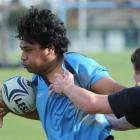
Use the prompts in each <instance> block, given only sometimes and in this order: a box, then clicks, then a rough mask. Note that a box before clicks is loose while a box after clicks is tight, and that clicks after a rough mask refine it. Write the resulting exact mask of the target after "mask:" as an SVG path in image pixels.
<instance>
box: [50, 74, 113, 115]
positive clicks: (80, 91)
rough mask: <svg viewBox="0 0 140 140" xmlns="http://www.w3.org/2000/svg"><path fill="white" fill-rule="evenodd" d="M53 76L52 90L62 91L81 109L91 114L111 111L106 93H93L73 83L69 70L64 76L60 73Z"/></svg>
mask: <svg viewBox="0 0 140 140" xmlns="http://www.w3.org/2000/svg"><path fill="white" fill-rule="evenodd" d="M55 76H56V79H55V81H54V83H53V84H52V87H51V88H52V91H55V92H59V93H64V94H65V95H66V96H68V97H69V98H70V100H72V102H73V103H74V104H75V105H77V106H78V107H79V108H81V109H82V110H83V111H85V112H88V113H91V114H95V113H111V112H112V110H111V108H110V106H109V103H108V96H107V95H100V94H95V93H93V92H91V91H88V90H86V89H84V88H81V87H79V86H77V85H75V84H74V79H73V75H72V74H71V73H69V72H66V75H65V76H64V77H62V76H61V75H60V74H56V75H55Z"/></svg>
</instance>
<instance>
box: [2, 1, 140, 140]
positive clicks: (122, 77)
mask: <svg viewBox="0 0 140 140" xmlns="http://www.w3.org/2000/svg"><path fill="white" fill-rule="evenodd" d="M30 6H35V7H38V8H48V9H50V10H52V11H53V12H54V13H56V14H57V15H58V16H59V17H60V18H61V19H62V20H63V21H64V23H65V25H66V27H67V33H68V37H69V39H70V40H71V47H70V50H71V51H78V52H81V53H83V54H86V55H88V56H90V57H92V58H94V59H95V60H97V61H98V62H99V63H101V64H102V65H105V66H107V67H108V68H109V70H110V74H111V76H112V77H113V78H114V79H115V80H117V81H118V82H120V83H122V84H124V85H126V86H133V85H134V84H135V83H134V81H133V70H132V66H131V62H130V56H131V54H132V52H133V51H134V50H135V49H136V48H137V47H139V46H140V45H139V44H140V0H0V83H2V82H3V81H4V80H6V79H7V78H9V77H11V76H14V75H17V74H18V75H25V76H28V77H31V74H29V73H27V72H26V70H24V69H22V68H21V67H20V50H19V41H18V40H17V39H15V35H16V24H17V21H18V19H19V17H21V16H22V15H23V14H24V13H25V12H26V10H27V9H28V8H29V7H30ZM15 122H16V123H15ZM4 124H5V125H4V127H3V129H0V140H9V139H11V140H27V139H30V140H44V139H46V138H45V136H44V132H43V130H42V127H41V125H40V123H38V122H35V121H30V120H25V119H21V118H20V117H16V116H15V115H11V114H10V115H7V116H6V117H5V121H4ZM113 133H114V135H115V137H116V140H124V139H127V140H132V139H133V140H138V139H140V132H139V131H136V130H134V131H132V130H131V131H125V132H120V131H118V132H113Z"/></svg>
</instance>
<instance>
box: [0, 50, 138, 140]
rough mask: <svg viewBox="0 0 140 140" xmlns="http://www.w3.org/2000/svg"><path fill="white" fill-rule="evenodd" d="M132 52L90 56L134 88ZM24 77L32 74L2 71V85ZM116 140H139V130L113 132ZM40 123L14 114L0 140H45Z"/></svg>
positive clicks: (5, 121)
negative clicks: (12, 79)
mask: <svg viewBox="0 0 140 140" xmlns="http://www.w3.org/2000/svg"><path fill="white" fill-rule="evenodd" d="M131 53H132V52H131V51H126V52H123V53H93V54H91V53H90V54H88V56H91V57H92V58H94V59H95V60H97V61H98V62H99V63H100V64H102V65H104V66H106V67H108V69H109V73H110V74H111V76H112V77H113V78H114V79H115V80H116V81H118V82H119V83H121V84H123V85H126V86H133V85H134V84H135V83H134V81H133V70H132V65H131V62H130V56H131ZM15 75H24V76H27V77H29V78H31V74H29V73H27V72H26V70H24V69H0V83H2V82H3V81H4V80H5V79H7V78H9V77H11V76H15ZM113 134H114V136H115V138H116V140H139V139H140V132H139V130H133V131H132V130H131V131H125V132H121V131H113ZM45 139H46V138H45V135H44V132H43V129H42V126H41V124H40V122H38V121H33V120H28V119H24V118H21V117H18V116H15V115H12V114H8V115H7V116H6V117H5V118H4V126H3V128H2V129H0V140H45Z"/></svg>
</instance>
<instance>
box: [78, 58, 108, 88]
mask: <svg viewBox="0 0 140 140" xmlns="http://www.w3.org/2000/svg"><path fill="white" fill-rule="evenodd" d="M78 76H79V78H80V79H79V81H80V82H81V84H82V86H83V87H84V88H87V89H90V87H91V85H93V84H95V83H96V82H97V81H98V80H100V79H102V78H104V77H109V73H108V69H107V68H106V67H103V66H101V65H99V64H98V63H97V62H95V61H93V60H92V61H91V60H88V59H87V61H85V62H83V63H81V64H79V66H78Z"/></svg>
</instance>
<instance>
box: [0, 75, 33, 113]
mask: <svg viewBox="0 0 140 140" xmlns="http://www.w3.org/2000/svg"><path fill="white" fill-rule="evenodd" d="M2 97H3V100H4V102H5V104H6V105H7V107H8V108H9V109H10V110H11V111H13V112H14V113H16V114H24V113H26V112H30V111H33V110H35V92H34V87H33V85H32V83H31V81H30V80H28V79H27V78H26V77H23V76H15V77H12V78H10V79H8V80H6V81H5V82H4V83H3V85H2Z"/></svg>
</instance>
